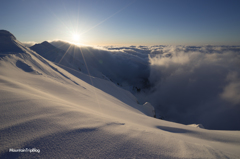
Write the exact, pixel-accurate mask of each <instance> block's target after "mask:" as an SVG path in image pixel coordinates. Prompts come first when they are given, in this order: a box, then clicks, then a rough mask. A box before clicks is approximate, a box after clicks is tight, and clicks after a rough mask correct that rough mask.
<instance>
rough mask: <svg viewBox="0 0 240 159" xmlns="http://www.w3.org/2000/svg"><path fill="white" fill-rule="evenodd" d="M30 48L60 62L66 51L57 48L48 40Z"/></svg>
mask: <svg viewBox="0 0 240 159" xmlns="http://www.w3.org/2000/svg"><path fill="white" fill-rule="evenodd" d="M30 49H32V50H33V51H35V52H37V53H38V54H39V55H41V56H43V57H44V58H46V59H48V60H50V61H52V62H59V61H60V60H61V58H62V57H63V55H64V53H65V51H63V50H61V49H59V48H56V47H55V46H53V45H52V44H50V43H49V42H47V41H44V42H42V43H41V44H35V45H33V46H31V47H30Z"/></svg>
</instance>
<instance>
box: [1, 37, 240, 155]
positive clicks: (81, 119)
mask: <svg viewBox="0 0 240 159" xmlns="http://www.w3.org/2000/svg"><path fill="white" fill-rule="evenodd" d="M13 41H14V40H13ZM14 42H15V43H16V44H17V46H19V47H20V48H21V50H22V51H24V52H23V53H17V52H15V53H11V52H4V53H2V52H1V53H0V85H1V87H0V113H1V115H0V122H1V124H0V143H1V146H0V158H239V157H240V152H239V149H240V133H239V131H210V130H205V129H198V128H194V127H190V126H187V125H181V124H177V123H173V122H167V121H163V120H158V119H155V118H151V117H148V116H146V115H145V114H144V113H142V112H141V111H139V110H138V108H139V105H138V104H137V103H136V99H135V98H134V96H131V94H130V93H129V92H128V93H127V92H126V91H124V90H123V89H121V88H119V87H117V86H115V85H114V84H112V83H111V82H109V81H106V80H102V79H98V78H94V77H91V78H90V77H89V76H87V75H86V74H83V73H81V72H76V71H75V73H76V74H75V75H76V76H74V75H72V74H70V73H69V72H67V71H66V70H64V69H62V68H60V67H58V66H56V65H55V64H53V63H52V62H50V61H48V60H46V59H44V58H43V57H41V56H40V55H38V54H36V53H35V52H33V51H31V50H30V49H27V48H25V47H24V46H22V44H21V43H19V42H18V41H14ZM13 44H14V43H13ZM13 44H10V45H13ZM1 45H2V43H1V41H0V46H1ZM9 50H11V48H9ZM70 70H71V69H70ZM73 72H74V71H73ZM82 79H83V80H85V81H88V82H84V81H83V80H82ZM88 83H91V84H93V85H94V86H95V85H96V86H97V88H96V87H94V86H93V85H90V84H88ZM103 88H104V89H105V91H102V90H101V89H103ZM26 148H27V149H32V148H36V149H39V150H40V153H16V152H15V153H13V152H9V149H26Z"/></svg>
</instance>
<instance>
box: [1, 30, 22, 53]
mask: <svg viewBox="0 0 240 159" xmlns="http://www.w3.org/2000/svg"><path fill="white" fill-rule="evenodd" d="M23 49H24V46H21V45H19V43H18V42H17V39H16V37H15V36H14V35H13V34H12V33H10V32H9V31H7V30H0V52H2V53H7V52H11V53H16V52H17V53H23V52H24V51H23Z"/></svg>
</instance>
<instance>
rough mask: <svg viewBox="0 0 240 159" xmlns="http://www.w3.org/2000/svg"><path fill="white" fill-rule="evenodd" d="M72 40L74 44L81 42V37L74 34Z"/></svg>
mask: <svg viewBox="0 0 240 159" xmlns="http://www.w3.org/2000/svg"><path fill="white" fill-rule="evenodd" d="M72 39H73V41H74V42H79V41H80V36H79V34H73V35H72Z"/></svg>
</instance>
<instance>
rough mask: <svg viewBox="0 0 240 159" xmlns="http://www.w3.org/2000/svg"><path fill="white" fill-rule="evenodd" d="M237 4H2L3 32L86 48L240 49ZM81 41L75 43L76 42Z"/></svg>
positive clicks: (28, 0)
mask: <svg viewBox="0 0 240 159" xmlns="http://www.w3.org/2000/svg"><path fill="white" fill-rule="evenodd" d="M239 7H240V1H238V0H234V1H231V0H224V1H223V0H3V1H1V5H0V15H1V16H0V29H5V30H8V31H10V32H11V33H13V34H14V35H15V36H16V37H17V39H18V40H19V41H22V42H26V41H35V42H42V41H44V40H55V39H61V40H67V41H73V42H74V39H73V38H72V36H73V34H78V35H79V36H80V39H79V41H78V42H79V43H83V44H87V45H156V44H168V45H204V44H217V45H239V44H240V29H239V28H240V9H239ZM75 42H76V41H75Z"/></svg>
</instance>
